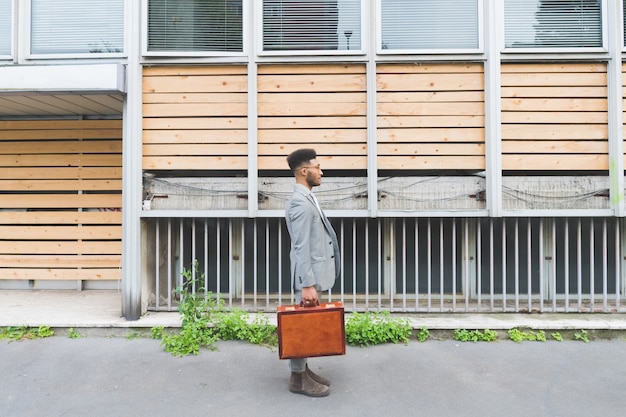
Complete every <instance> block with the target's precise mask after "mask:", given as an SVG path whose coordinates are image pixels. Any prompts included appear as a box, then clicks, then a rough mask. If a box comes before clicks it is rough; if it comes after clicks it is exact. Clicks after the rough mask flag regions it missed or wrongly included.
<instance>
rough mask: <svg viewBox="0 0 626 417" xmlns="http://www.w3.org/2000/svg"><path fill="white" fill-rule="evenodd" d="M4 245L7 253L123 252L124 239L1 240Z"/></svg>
mask: <svg viewBox="0 0 626 417" xmlns="http://www.w3.org/2000/svg"><path fill="white" fill-rule="evenodd" d="M0 245H2V253H5V254H29V253H33V254H34V253H36V254H66V255H72V254H74V255H76V254H93V255H97V254H112V255H115V254H121V253H122V241H121V240H110V241H96V240H93V241H92V240H86V241H71V240H66V241H63V240H53V241H43V240H37V241H18V240H9V241H6V242H0Z"/></svg>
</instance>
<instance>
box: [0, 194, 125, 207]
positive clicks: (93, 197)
mask: <svg viewBox="0 0 626 417" xmlns="http://www.w3.org/2000/svg"><path fill="white" fill-rule="evenodd" d="M2 206H3V208H26V209H28V208H37V209H40V208H41V209H46V208H58V209H61V208H119V207H122V195H121V194H11V198H7V199H5V201H3V203H2Z"/></svg>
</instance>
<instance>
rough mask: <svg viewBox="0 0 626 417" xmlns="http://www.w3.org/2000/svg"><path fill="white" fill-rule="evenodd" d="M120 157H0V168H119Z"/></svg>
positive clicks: (74, 155) (65, 155)
mask: <svg viewBox="0 0 626 417" xmlns="http://www.w3.org/2000/svg"><path fill="white" fill-rule="evenodd" d="M121 165H122V155H120V154H102V155H90V154H83V155H79V154H69V155H68V154H59V155H45V154H42V155H11V156H7V155H0V166H4V167H20V166H22V167H24V166H31V167H35V166H39V167H44V166H48V167H49V166H53V167H54V166H61V167H72V166H74V167H79V166H90V167H96V166H121Z"/></svg>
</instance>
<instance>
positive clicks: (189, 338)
mask: <svg viewBox="0 0 626 417" xmlns="http://www.w3.org/2000/svg"><path fill="white" fill-rule="evenodd" d="M193 268H194V269H195V274H194V273H192V271H190V270H188V269H185V270H183V273H182V275H183V278H184V282H185V284H183V286H182V287H181V288H179V289H177V293H178V294H179V295H180V303H179V307H178V311H179V313H180V314H181V315H182V325H181V329H180V331H179V333H177V334H165V333H164V331H163V327H153V328H152V330H151V337H152V338H153V339H161V345H162V346H163V347H164V349H165V351H166V352H170V353H171V354H172V355H174V356H184V355H189V354H194V355H197V354H198V353H199V351H200V349H201V348H203V347H204V348H207V349H209V350H215V349H216V347H215V343H216V342H217V341H218V340H245V341H248V342H250V343H254V344H259V345H268V346H276V345H277V344H278V336H277V333H276V326H273V325H270V324H269V320H268V319H267V317H265V316H263V315H261V314H258V315H257V316H256V317H255V319H254V320H252V321H251V320H250V315H249V314H248V313H247V312H245V311H243V310H241V309H233V310H232V311H227V310H226V308H225V306H224V301H223V300H222V299H221V298H220V297H219V296H214V295H213V294H212V293H211V292H210V291H205V289H204V288H203V287H202V286H200V284H201V283H202V282H204V275H203V274H202V273H200V272H198V263H197V261H194V264H193ZM194 276H195V277H198V278H197V279H194ZM195 287H197V288H195ZM194 288H195V290H194Z"/></svg>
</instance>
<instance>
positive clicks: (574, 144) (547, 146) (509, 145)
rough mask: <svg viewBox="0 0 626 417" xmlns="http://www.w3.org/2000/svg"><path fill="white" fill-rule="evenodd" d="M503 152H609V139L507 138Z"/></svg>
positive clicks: (503, 145)
mask: <svg viewBox="0 0 626 417" xmlns="http://www.w3.org/2000/svg"><path fill="white" fill-rule="evenodd" d="M502 152H503V153H505V154H506V153H541V154H547V153H560V154H563V153H565V154H567V153H576V154H581V153H595V154H607V153H608V152H609V143H608V141H587V140H586V141H583V140H579V141H572V140H568V141H565V140H561V141H549V140H542V141H534V140H507V141H504V142H503V143H502Z"/></svg>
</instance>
